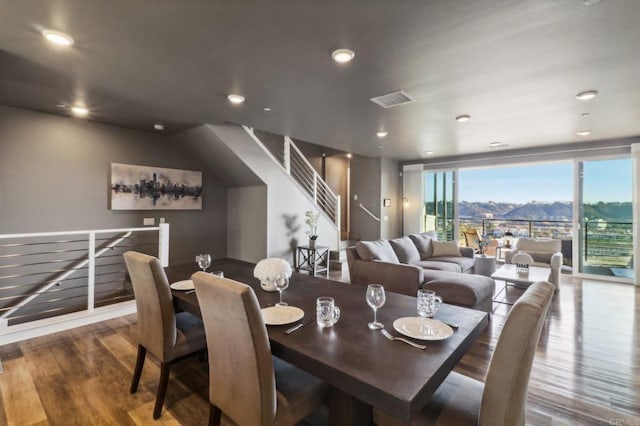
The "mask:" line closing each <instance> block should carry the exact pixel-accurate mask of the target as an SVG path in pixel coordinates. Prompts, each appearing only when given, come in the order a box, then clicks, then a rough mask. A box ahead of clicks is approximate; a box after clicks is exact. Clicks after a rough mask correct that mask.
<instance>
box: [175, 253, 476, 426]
mask: <svg viewBox="0 0 640 426" xmlns="http://www.w3.org/2000/svg"><path fill="white" fill-rule="evenodd" d="M254 266H255V265H254V264H252V263H249V262H244V261H239V260H234V259H220V260H215V261H214V263H213V269H216V270H220V271H222V272H223V273H224V277H225V278H229V279H232V280H235V281H239V282H242V283H244V284H247V285H249V286H251V287H252V288H253V290H254V292H255V294H256V296H257V299H258V302H259V303H260V306H261V307H262V308H266V307H270V306H274V305H275V304H276V303H277V302H278V300H279V295H278V292H268V291H264V290H262V289H261V287H260V281H259V280H258V279H256V278H254V276H253V268H254ZM165 270H166V273H167V277H168V279H169V281H170V282H176V281H180V280H185V279H189V278H190V276H191V275H192V274H193V273H195V272H196V271H197V266H196V265H195V264H185V265H175V266H169V267H167V268H166V269H165ZM366 290H367V288H366V287H365V286H361V285H355V284H348V283H344V282H338V281H333V280H328V279H325V278H319V277H313V276H309V275H305V274H298V273H293V275H292V276H291V278H290V281H289V286H288V288H287V289H286V290H285V291H284V292H283V299H284V301H285V302H286V303H288V304H289V305H290V306H295V307H299V308H301V309H302V310H303V311H304V318H302V319H300V320H299V321H297V322H295V323H293V324H287V325H267V332H268V335H269V341H270V345H271V351H272V353H273V355H274V356H277V357H279V358H281V359H283V360H285V361H287V362H289V363H291V364H293V365H295V366H297V367H298V368H301V369H303V370H305V371H307V372H309V373H310V374H312V375H314V376H316V377H318V378H320V379H322V380H324V381H325V382H326V383H327V384H328V385H329V388H330V392H329V422H330V424H336V425H343V424H344V425H347V424H372V421H373V414H372V413H373V407H375V408H377V409H380V410H382V411H384V412H385V413H387V414H389V415H391V416H393V417H395V418H397V419H398V420H400V421H403V422H408V421H410V420H411V418H412V417H413V416H414V415H415V414H416V413H417V412H418V411H420V409H421V408H422V407H423V406H424V405H425V404H426V403H427V402H428V401H429V399H430V397H431V396H432V395H433V393H434V392H435V391H436V389H437V388H438V386H439V385H440V384H441V383H442V382H443V380H444V379H445V378H446V377H447V375H448V374H449V373H450V372H451V371H452V370H453V368H454V367H455V366H456V364H457V363H458V361H459V360H460V359H461V358H462V356H463V355H464V354H465V352H466V351H467V350H468V349H469V347H470V346H471V345H472V344H473V342H474V341H475V340H476V338H477V337H478V336H479V335H480V334H481V333H482V332H483V331H484V330H485V329H486V328H487V326H488V315H487V313H485V312H482V311H476V310H472V309H467V308H463V307H458V306H453V305H448V304H442V306H441V307H440V309H439V311H438V312H437V313H436V314H435V316H434V319H437V320H441V321H443V322H448V323H452V324H455V325H456V326H457V328H455V329H454V332H453V334H452V335H451V336H450V337H448V338H446V339H443V340H435V341H424V340H416V339H410V340H413V341H414V342H416V343H421V344H425V345H426V346H427V347H426V349H425V350H421V349H417V348H415V347H412V346H409V345H407V344H405V343H403V342H400V341H391V340H388V339H387V338H385V336H384V335H383V334H382V333H381V331H380V330H371V329H369V328H368V327H367V323H369V322H370V321H372V319H373V311H372V309H371V308H370V307H369V305H368V304H367V302H366V299H365V297H366ZM172 295H173V300H174V305H175V307H176V310H183V311H187V312H190V313H192V314H194V315H197V316H201V314H200V306H199V304H198V299H197V295H196V294H195V293H194V292H187V291H183V290H172ZM320 296H330V297H333V298H334V299H335V304H336V305H337V306H338V307H339V308H340V311H341V314H340V319H339V320H338V322H337V323H336V324H335V325H333V326H332V327H329V328H322V327H319V326H318V325H316V323H315V321H314V322H312V323H310V324H309V323H308V321H310V320H314V319H315V315H316V298H318V297H320ZM416 300H417V299H416V298H415V297H411V296H407V295H402V294H396V293H391V292H387V293H386V301H385V303H384V305H383V306H382V307H381V308H379V309H378V312H377V318H378V321H380V322H382V323H383V324H384V326H385V329H386V330H387V331H389V332H390V333H391V334H393V335H394V336H398V337H404V336H402V335H401V334H400V333H398V332H397V331H396V330H395V329H394V327H393V323H394V321H395V320H397V319H399V318H404V317H416V316H417V313H416ZM298 323H306V325H305V326H303V327H301V328H299V329H298V330H296V331H295V332H293V333H291V334H286V333H285V330H287V329H289V328H290V327H291V326H292V325H296V324H298ZM230 344H232V343H230Z"/></svg>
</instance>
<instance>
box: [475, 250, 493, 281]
mask: <svg viewBox="0 0 640 426" xmlns="http://www.w3.org/2000/svg"><path fill="white" fill-rule="evenodd" d="M495 271H496V257H495V256H482V255H479V254H477V255H476V256H475V262H474V264H473V273H474V274H477V275H484V276H485V277H490V276H491V274H493V273H494V272H495Z"/></svg>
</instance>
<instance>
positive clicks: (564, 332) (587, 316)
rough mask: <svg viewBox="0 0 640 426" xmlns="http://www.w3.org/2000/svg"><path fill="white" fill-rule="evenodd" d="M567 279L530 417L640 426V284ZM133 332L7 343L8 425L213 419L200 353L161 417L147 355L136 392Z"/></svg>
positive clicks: (495, 325) (130, 327) (155, 371)
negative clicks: (155, 412) (155, 407)
mask: <svg viewBox="0 0 640 426" xmlns="http://www.w3.org/2000/svg"><path fill="white" fill-rule="evenodd" d="M564 278H565V279H566V280H567V282H563V284H562V285H561V290H560V294H559V295H558V296H557V297H556V298H555V299H554V301H553V305H552V310H551V315H550V317H549V320H548V322H547V324H546V327H545V329H544V330H543V335H542V338H541V341H540V345H539V347H538V349H537V353H536V357H535V361H534V366H533V371H532V375H531V382H530V386H529V400H528V418H527V423H528V424H531V425H578V424H584V425H592V424H594V425H595V424H604V425H624V426H628V425H640V289H637V288H634V287H632V286H629V285H621V284H611V283H603V282H596V281H585V282H580V281H576V282H570V279H567V277H564ZM517 295H518V290H517V289H513V288H509V293H508V296H509V297H511V298H515V297H517ZM382 309H384V308H382ZM508 309H509V307H508V306H507V305H496V307H495V313H494V315H493V318H492V321H491V323H490V328H489V329H488V330H487V331H486V332H485V333H484V334H483V335H482V336H481V337H480V339H479V340H478V341H477V342H476V343H475V345H474V346H473V347H472V348H471V350H470V351H469V353H468V354H467V355H465V357H464V358H463V359H462V361H461V363H460V364H459V365H458V367H457V370H458V371H459V372H462V373H464V374H467V375H469V376H472V377H475V378H478V379H482V378H483V376H484V373H485V371H486V368H487V365H488V362H489V358H490V356H491V352H492V350H493V347H494V345H495V342H496V338H497V336H498V334H499V333H500V329H501V328H502V324H503V322H504V318H505V315H506V313H507V312H508ZM134 331H135V316H128V317H123V318H119V319H115V320H111V321H107V322H103V323H100V324H96V325H92V326H87V327H83V328H79V329H75V330H72V331H67V332H63V333H59V334H55V335H50V336H47V337H42V338H37V339H33V340H29V341H24V342H20V343H15V344H10V345H6V346H4V347H0V357H1V358H2V362H3V366H4V373H3V374H2V375H0V394H1V398H0V425H46V424H49V425H74V424H75V425H93V424H96V425H102V424H104V425H112V424H117V425H134V424H140V425H142V424H149V425H158V424H163V425H164V424H182V425H205V424H206V421H207V413H208V406H207V402H206V401H207V367H206V363H204V362H201V361H200V360H199V359H198V357H197V356H196V357H192V358H188V359H186V360H184V361H182V362H180V363H178V364H177V365H176V366H175V368H174V370H173V372H172V378H171V381H170V383H169V391H168V394H167V399H166V402H167V404H168V408H165V410H164V412H163V415H162V417H161V418H160V419H159V420H158V421H153V420H152V418H151V412H152V410H153V402H154V398H155V391H156V386H157V380H158V377H159V368H158V365H157V363H155V362H149V361H147V363H146V365H145V368H144V372H143V375H142V380H141V383H140V388H139V391H138V393H137V394H135V395H130V394H129V392H128V388H129V383H130V379H131V374H132V369H133V365H134V362H135V355H136V346H135V343H134ZM399 368H400V367H399ZM321 418H322V417H321Z"/></svg>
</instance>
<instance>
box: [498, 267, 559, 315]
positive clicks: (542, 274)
mask: <svg viewBox="0 0 640 426" xmlns="http://www.w3.org/2000/svg"><path fill="white" fill-rule="evenodd" d="M550 274H551V268H546V267H544V266H529V273H528V274H526V275H523V274H518V272H517V271H516V265H513V264H508V263H507V264H504V265H502V266H501V267H500V268H498V270H497V271H495V272H494V273H493V274H491V278H493V279H494V280H501V281H504V287H503V288H502V290H500V291H499V292H498V293H497V294H496V295H495V296H494V298H493V301H494V303H502V304H505V305H513V303H509V302H504V301H501V300H498V296H500V295H501V294H502V293H503V292H504V293H505V294H506V292H507V286H508V285H509V284H512V285H515V286H517V287H528V286H530V285H531V284H533V283H535V282H537V281H549V275H550Z"/></svg>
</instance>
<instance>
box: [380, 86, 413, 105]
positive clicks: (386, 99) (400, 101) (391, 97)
mask: <svg viewBox="0 0 640 426" xmlns="http://www.w3.org/2000/svg"><path fill="white" fill-rule="evenodd" d="M370 101H371V102H373V103H376V104H378V105H380V106H381V107H382V108H391V107H396V106H399V105H404V104H409V103H411V102H413V98H412V97H411V96H409V95H408V94H407V93H406V92H405V91H404V90H398V91H397V92H392V93H387V94H386V95H380V96H376V97H375V98H371V99H370Z"/></svg>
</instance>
